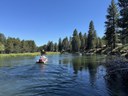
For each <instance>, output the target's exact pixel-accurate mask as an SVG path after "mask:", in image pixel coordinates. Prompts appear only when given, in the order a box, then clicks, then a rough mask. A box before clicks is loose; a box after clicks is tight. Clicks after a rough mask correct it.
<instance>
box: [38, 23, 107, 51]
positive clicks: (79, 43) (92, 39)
mask: <svg viewBox="0 0 128 96" xmlns="http://www.w3.org/2000/svg"><path fill="white" fill-rule="evenodd" d="M104 45H105V40H104V38H100V37H98V36H97V33H96V30H95V28H94V23H93V21H91V22H90V24H89V31H88V35H87V34H86V33H84V34H82V32H78V30H77V29H74V31H73V35H72V36H70V37H69V38H68V37H65V38H63V39H62V38H59V41H58V44H57V43H53V42H52V41H49V42H48V43H47V44H46V45H43V46H41V47H40V49H44V50H46V51H59V52H63V51H67V52H83V51H85V50H89V49H97V48H102V47H103V46H104Z"/></svg>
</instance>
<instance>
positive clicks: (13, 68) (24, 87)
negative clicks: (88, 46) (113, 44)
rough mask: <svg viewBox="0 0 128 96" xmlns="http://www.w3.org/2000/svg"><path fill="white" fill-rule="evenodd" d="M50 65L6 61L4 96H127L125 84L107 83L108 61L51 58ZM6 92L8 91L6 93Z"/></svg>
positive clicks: (0, 79) (1, 77)
mask: <svg viewBox="0 0 128 96" xmlns="http://www.w3.org/2000/svg"><path fill="white" fill-rule="evenodd" d="M47 57H48V62H47V64H35V61H36V60H37V59H38V58H39V57H38V56H37V57H15V58H7V59H2V60H1V62H2V63H1V64H0V84H1V86H0V95H1V96H125V95H126V94H125V93H126V92H125V91H127V90H126V89H125V87H124V86H123V83H121V82H120V81H118V79H115V80H113V81H112V78H110V79H107V80H106V79H104V76H105V74H106V69H105V67H104V66H103V65H101V64H102V63H103V62H105V57H104V56H100V55H97V56H96V55H94V56H77V55H72V54H68V55H67V54H66V55H49V56H47ZM3 89H4V90H3Z"/></svg>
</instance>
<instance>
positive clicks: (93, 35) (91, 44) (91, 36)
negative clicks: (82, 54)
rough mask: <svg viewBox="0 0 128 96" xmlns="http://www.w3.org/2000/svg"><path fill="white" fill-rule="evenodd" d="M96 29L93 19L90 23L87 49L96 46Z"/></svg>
mask: <svg viewBox="0 0 128 96" xmlns="http://www.w3.org/2000/svg"><path fill="white" fill-rule="evenodd" d="M96 38H97V37H96V31H95V28H94V24H93V21H91V22H90V24H89V31H88V38H87V49H93V48H95V47H96V43H95V39H96Z"/></svg>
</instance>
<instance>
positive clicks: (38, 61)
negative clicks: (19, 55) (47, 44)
mask: <svg viewBox="0 0 128 96" xmlns="http://www.w3.org/2000/svg"><path fill="white" fill-rule="evenodd" d="M47 61H48V59H45V60H43V61H40V60H37V61H36V63H46V62H47Z"/></svg>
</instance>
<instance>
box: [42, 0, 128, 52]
mask: <svg viewBox="0 0 128 96" xmlns="http://www.w3.org/2000/svg"><path fill="white" fill-rule="evenodd" d="M104 34H105V35H104V36H103V37H102V38H100V37H98V36H97V33H96V30H95V28H94V23H93V21H91V22H90V24H89V30H88V34H86V33H84V34H82V32H78V31H77V29H75V30H74V32H73V35H72V36H71V37H69V38H68V37H65V38H64V39H61V38H60V39H59V42H58V47H56V48H55V46H54V44H53V42H52V41H50V42H49V43H48V44H46V45H45V46H42V47H45V49H46V50H47V51H57V50H58V51H70V52H78V51H85V50H90V49H97V48H102V47H103V46H106V48H111V50H113V49H115V48H116V47H118V46H119V45H126V44H128V0H118V2H117V3H115V1H114V0H112V1H111V3H110V5H109V6H108V8H107V15H106V21H105V33H104ZM56 46H57V45H56ZM57 48H58V49H57Z"/></svg>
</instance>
